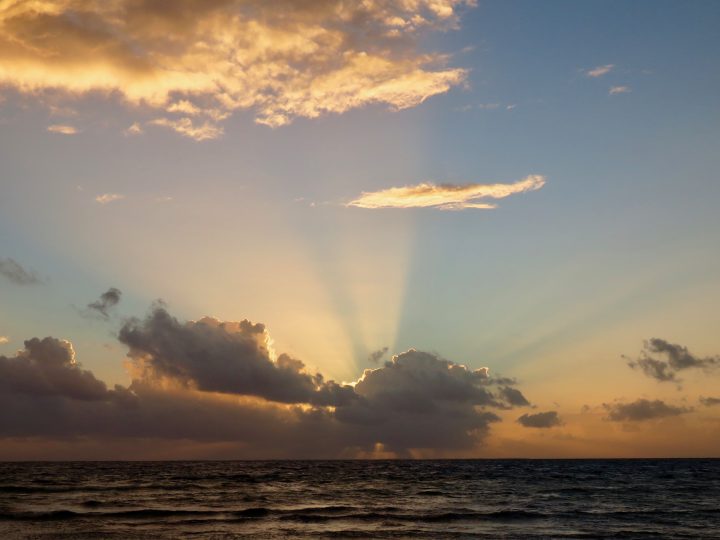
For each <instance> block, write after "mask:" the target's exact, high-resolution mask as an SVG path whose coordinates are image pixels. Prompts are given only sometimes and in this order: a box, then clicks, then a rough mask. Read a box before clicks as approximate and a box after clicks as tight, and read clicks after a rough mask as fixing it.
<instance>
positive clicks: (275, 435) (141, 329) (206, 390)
mask: <svg viewBox="0 0 720 540" xmlns="http://www.w3.org/2000/svg"><path fill="white" fill-rule="evenodd" d="M119 340H120V342H121V343H123V344H125V345H127V346H128V347H129V352H128V358H129V363H128V367H129V373H130V375H131V378H132V383H131V384H130V385H129V386H128V387H123V386H119V385H116V386H115V387H114V388H108V387H107V386H106V385H105V384H104V383H103V382H102V381H100V380H98V379H97V378H95V376H94V375H93V374H92V373H91V372H89V371H85V370H83V369H82V368H81V367H80V366H79V365H78V364H77V362H76V361H75V354H74V351H73V349H72V345H71V344H70V343H69V342H67V341H63V340H58V339H55V338H51V337H48V338H45V339H43V340H39V339H37V338H33V339H32V340H28V341H26V342H25V349H24V350H23V351H20V352H18V353H17V355H16V356H14V357H4V356H3V357H0V440H2V438H3V437H32V438H33V440H34V441H35V442H34V443H33V444H37V441H38V440H41V441H42V440H45V441H49V440H56V439H58V438H66V437H82V438H83V439H84V440H94V441H98V443H99V444H102V445H106V446H107V448H108V450H107V452H111V448H112V445H113V444H114V442H113V441H115V442H117V441H120V440H122V441H132V440H137V439H140V438H148V437H150V438H153V439H154V440H177V441H178V446H181V445H182V444H186V443H187V441H196V442H198V441H200V442H202V441H216V442H223V443H228V444H231V446H232V448H233V452H234V453H233V454H232V455H233V456H236V457H256V458H261V457H266V458H267V457H341V456H345V457H353V456H358V455H372V453H373V452H374V451H375V449H377V448H378V447H382V448H383V449H384V451H386V452H390V453H392V454H393V455H397V456H412V455H443V454H442V453H443V452H460V453H463V452H464V453H465V454H463V455H469V453H471V452H472V451H473V450H474V449H476V448H477V446H478V445H481V444H482V443H483V441H484V439H485V437H486V436H487V435H488V433H489V430H490V426H491V424H492V423H494V422H498V421H499V420H500V419H499V417H498V416H497V415H496V414H495V413H494V412H493V409H505V408H507V404H506V403H505V402H504V401H503V397H502V395H501V392H500V391H499V388H498V385H499V384H503V385H505V384H507V383H508V380H507V379H504V378H497V379H496V378H493V377H491V376H490V375H489V372H488V370H487V368H481V369H476V370H472V369H469V368H468V367H466V366H463V365H460V364H456V363H454V362H451V361H448V360H444V359H441V358H439V357H437V356H436V355H433V354H430V353H425V352H421V351H416V350H412V349H411V350H409V351H406V352H404V353H402V354H399V355H396V356H394V357H393V358H392V359H391V360H390V361H388V362H386V363H385V364H384V365H383V366H381V367H378V368H375V369H368V370H365V372H364V373H363V374H362V376H361V377H360V378H359V379H358V380H357V381H356V382H355V383H353V384H352V385H339V384H336V383H334V382H333V381H326V380H325V378H324V377H322V375H320V374H311V373H309V372H308V371H307V370H306V369H305V366H304V364H303V363H302V362H301V361H299V360H296V359H293V358H291V357H289V356H287V355H284V354H281V355H279V356H278V357H277V358H274V354H273V353H272V351H271V349H270V347H269V336H268V333H267V331H266V329H265V327H264V326H263V325H262V324H254V323H251V322H249V321H241V322H232V321H218V320H215V319H209V318H204V319H201V320H199V321H188V322H181V321H178V320H177V319H175V318H174V317H172V316H171V315H170V314H169V313H168V312H167V311H166V310H165V309H164V308H162V307H159V306H155V307H154V309H153V310H152V311H151V312H150V313H149V314H148V316H147V317H146V318H145V319H143V320H139V319H134V320H130V321H128V322H127V323H126V324H125V325H124V326H123V327H122V329H121V331H120V334H119ZM498 381H501V383H498ZM183 441H185V442H183ZM0 446H1V445H0ZM418 452H419V454H418ZM109 455H110V454H109Z"/></svg>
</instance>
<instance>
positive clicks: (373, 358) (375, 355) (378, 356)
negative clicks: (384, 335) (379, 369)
mask: <svg viewBox="0 0 720 540" xmlns="http://www.w3.org/2000/svg"><path fill="white" fill-rule="evenodd" d="M387 352H388V348H387V347H383V348H382V349H378V350H377V351H373V352H371V353H370V354H369V355H368V360H369V361H370V362H372V363H373V364H377V363H378V362H380V360H382V358H383V356H385V355H386V354H387Z"/></svg>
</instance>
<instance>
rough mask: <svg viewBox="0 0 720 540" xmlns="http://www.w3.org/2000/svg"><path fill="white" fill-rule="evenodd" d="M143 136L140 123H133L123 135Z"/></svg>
mask: <svg viewBox="0 0 720 540" xmlns="http://www.w3.org/2000/svg"><path fill="white" fill-rule="evenodd" d="M142 134H143V128H142V126H141V125H140V124H139V123H138V122H133V124H132V125H130V127H128V128H127V129H126V130H125V131H123V135H126V136H132V135H142Z"/></svg>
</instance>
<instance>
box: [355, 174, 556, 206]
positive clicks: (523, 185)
mask: <svg viewBox="0 0 720 540" xmlns="http://www.w3.org/2000/svg"><path fill="white" fill-rule="evenodd" d="M544 185H545V177H544V176H541V175H530V176H527V177H525V178H524V179H522V180H520V181H518V182H514V183H512V184H464V185H454V184H433V183H430V182H425V183H422V184H418V185H415V186H404V187H393V188H389V189H384V190H381V191H371V192H363V193H362V195H360V197H358V198H357V199H355V200H352V201H350V202H349V203H347V204H346V206H354V207H357V208H372V209H376V208H438V209H440V210H465V209H468V208H477V209H491V208H495V207H496V206H497V205H496V204H494V203H488V202H483V201H484V200H485V199H503V198H505V197H509V196H510V195H515V194H517V193H525V192H527V191H535V190H538V189H540V188H541V187H543V186H544Z"/></svg>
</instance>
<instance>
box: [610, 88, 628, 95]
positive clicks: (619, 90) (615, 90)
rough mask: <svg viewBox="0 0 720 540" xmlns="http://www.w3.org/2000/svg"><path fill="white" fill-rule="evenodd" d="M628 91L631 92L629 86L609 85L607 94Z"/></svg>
mask: <svg viewBox="0 0 720 540" xmlns="http://www.w3.org/2000/svg"><path fill="white" fill-rule="evenodd" d="M629 92H632V88H630V87H629V86H611V87H610V90H608V94H610V95H611V96H614V95H615V94H627V93H629Z"/></svg>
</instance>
